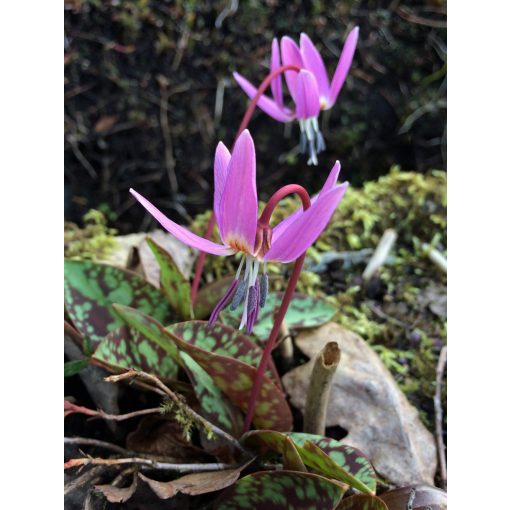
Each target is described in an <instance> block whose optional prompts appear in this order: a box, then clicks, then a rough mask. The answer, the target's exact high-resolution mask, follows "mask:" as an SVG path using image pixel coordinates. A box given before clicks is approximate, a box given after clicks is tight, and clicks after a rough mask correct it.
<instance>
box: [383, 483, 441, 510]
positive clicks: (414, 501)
mask: <svg viewBox="0 0 510 510" xmlns="http://www.w3.org/2000/svg"><path fill="white" fill-rule="evenodd" d="M379 497H380V498H381V499H382V500H383V501H384V502H385V503H386V506H387V507H388V510H425V509H427V508H428V509H430V510H446V503H447V496H446V492H445V491H443V490H441V489H438V488H437V487H432V486H430V485H415V486H410V487H401V488H400V489H394V490H391V491H388V492H385V493H384V494H381V495H380V496H379Z"/></svg>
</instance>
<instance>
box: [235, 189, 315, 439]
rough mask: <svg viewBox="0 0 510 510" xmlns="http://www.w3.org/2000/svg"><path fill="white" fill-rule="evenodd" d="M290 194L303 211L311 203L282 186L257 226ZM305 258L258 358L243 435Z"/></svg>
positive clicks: (298, 265) (295, 271)
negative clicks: (294, 197)
mask: <svg viewBox="0 0 510 510" xmlns="http://www.w3.org/2000/svg"><path fill="white" fill-rule="evenodd" d="M292 193H296V194H297V195H299V198H300V199H301V202H302V204H303V210H306V209H308V208H309V207H310V205H311V202H310V197H309V195H308V192H307V191H306V190H305V189H304V188H303V187H302V186H299V185H297V184H289V185H288V186H284V187H283V188H281V189H279V190H278V191H277V192H276V193H275V194H274V195H273V196H272V197H271V198H270V199H269V201H268V202H267V205H266V207H265V208H264V210H263V211H262V214H261V215H260V219H259V224H261V225H269V220H270V219H271V214H272V213H273V211H274V209H275V207H276V205H277V204H278V202H279V201H280V200H282V199H283V198H284V197H286V196H287V195H290V194H292ZM305 257H306V251H305V252H304V253H303V255H301V256H300V257H299V258H298V259H297V260H296V262H295V263H294V268H293V269H292V275H291V277H290V280H289V283H288V285H287V289H286V290H285V294H284V295H283V299H282V303H281V305H280V308H279V309H278V313H277V315H276V317H275V321H274V324H273V329H272V330H271V333H270V335H269V338H268V340H267V343H266V346H265V348H264V352H263V353H262V357H261V358H260V362H259V366H258V368H257V373H256V374H255V380H254V382H253V387H252V390H251V395H250V400H249V402H248V410H247V412H246V417H245V420H244V427H243V433H245V432H248V430H250V425H251V421H252V419H253V414H254V412H255V405H256V403H257V399H258V397H259V393H260V388H261V386H262V379H263V377H264V373H265V371H266V368H267V365H268V363H269V360H270V358H271V353H272V352H273V349H274V346H275V343H276V339H277V338H278V334H279V332H280V327H281V325H282V322H283V319H284V318H285V314H286V313H287V309H288V308H289V304H290V301H291V299H292V296H293V294H294V290H295V288H296V285H297V282H298V280H299V275H300V273H301V269H302V268H303V263H304V261H305Z"/></svg>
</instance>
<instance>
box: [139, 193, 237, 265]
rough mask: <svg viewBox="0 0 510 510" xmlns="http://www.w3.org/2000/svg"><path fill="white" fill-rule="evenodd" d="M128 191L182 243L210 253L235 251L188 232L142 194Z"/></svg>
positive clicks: (225, 253) (229, 253) (218, 253)
mask: <svg viewBox="0 0 510 510" xmlns="http://www.w3.org/2000/svg"><path fill="white" fill-rule="evenodd" d="M129 191H130V193H131V194H132V195H133V196H134V197H135V198H136V199H137V200H138V202H140V203H141V204H142V205H143V206H144V207H145V209H147V211H149V213H150V214H151V215H152V216H153V217H154V218H155V219H156V220H157V221H158V222H159V223H160V225H161V226H162V227H163V228H164V229H165V230H168V232H170V234H172V235H173V236H175V237H176V238H177V239H179V241H181V242H182V243H184V244H187V245H188V246H191V247H192V248H196V249H197V250H200V251H205V252H206V253H211V254H212V255H232V254H233V253H235V250H233V249H232V248H229V247H228V246H223V245H221V244H216V243H213V242H212V241H208V240H207V239H203V238H202V237H200V236H197V235H196V234H194V233H193V232H190V231H189V230H188V229H186V228H184V227H181V226H180V225H177V223H174V222H173V221H172V220H170V219H168V218H167V217H166V216H165V215H164V214H163V213H162V212H161V211H160V210H158V209H157V208H156V207H154V206H153V205H152V204H151V203H150V202H149V201H148V200H147V199H146V198H144V197H142V195H140V194H139V193H137V192H136V191H135V190H134V189H130V190H129Z"/></svg>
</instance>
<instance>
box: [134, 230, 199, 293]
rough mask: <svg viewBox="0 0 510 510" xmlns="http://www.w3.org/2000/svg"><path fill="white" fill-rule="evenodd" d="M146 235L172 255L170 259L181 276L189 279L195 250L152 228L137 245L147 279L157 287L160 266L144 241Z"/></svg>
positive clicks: (195, 255) (195, 253) (195, 254)
mask: <svg viewBox="0 0 510 510" xmlns="http://www.w3.org/2000/svg"><path fill="white" fill-rule="evenodd" d="M147 236H149V237H150V238H151V239H153V240H154V241H155V242H156V243H158V245H159V246H161V247H162V248H163V249H164V250H165V251H167V252H168V253H169V254H170V255H171V256H172V259H173V260H174V261H175V264H176V265H177V267H178V268H179V270H180V271H181V273H182V274H183V276H184V277H185V278H188V279H189V277H190V275H191V269H192V267H193V264H194V263H195V259H196V257H197V252H196V251H195V250H192V249H190V248H188V247H187V246H186V245H185V244H183V243H181V242H180V241H178V240H177V239H175V237H173V236H171V235H170V234H168V233H167V232H163V231H162V230H153V231H152V232H149V233H148V234H146V235H144V238H143V240H142V241H141V242H140V244H139V245H138V252H139V254H140V263H141V265H142V269H143V273H144V274H145V277H146V278H147V281H149V282H150V283H152V285H154V286H155V287H159V278H160V268H159V264H158V262H157V260H156V257H155V256H154V254H153V253H152V251H151V249H150V248H149V245H148V244H147V242H146V241H145V238H146V237H147Z"/></svg>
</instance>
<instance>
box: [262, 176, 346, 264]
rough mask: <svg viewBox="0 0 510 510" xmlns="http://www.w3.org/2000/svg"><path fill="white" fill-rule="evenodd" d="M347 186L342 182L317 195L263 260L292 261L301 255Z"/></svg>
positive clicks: (323, 224)
mask: <svg viewBox="0 0 510 510" xmlns="http://www.w3.org/2000/svg"><path fill="white" fill-rule="evenodd" d="M347 186H348V183H347V182H344V183H343V184H341V185H340V186H336V187H334V188H333V189H332V190H329V191H328V192H326V193H324V194H323V195H321V196H320V197H318V198H317V200H316V201H315V203H314V204H313V205H312V206H311V207H310V208H309V209H307V210H306V211H305V212H303V213H302V214H301V215H300V216H299V217H298V218H297V219H296V220H295V221H293V222H292V224H291V225H290V226H289V227H288V228H287V229H286V230H285V232H284V233H283V234H282V235H281V236H280V237H279V238H278V240H277V241H275V242H273V244H272V246H271V248H270V249H269V251H268V252H267V253H266V255H265V257H264V260H273V261H277V262H292V261H293V260H296V259H297V258H298V257H299V256H301V255H302V254H303V253H304V252H305V251H306V250H307V249H308V248H309V247H310V246H311V245H312V244H313V243H314V242H315V241H316V240H317V238H318V237H319V236H320V234H321V233H322V231H323V230H324V229H325V228H326V225H327V224H328V222H329V220H330V218H331V216H332V215H333V212H334V211H335V209H336V207H337V206H338V204H339V203H340V201H341V200H342V197H343V195H344V193H345V190H346V189H347Z"/></svg>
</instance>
